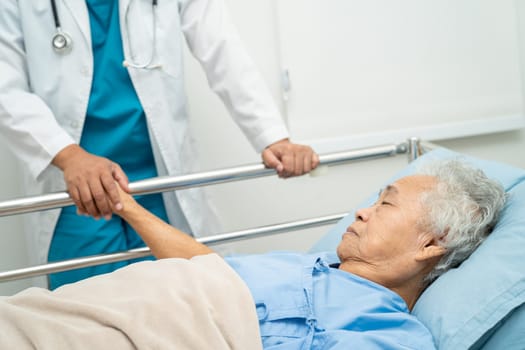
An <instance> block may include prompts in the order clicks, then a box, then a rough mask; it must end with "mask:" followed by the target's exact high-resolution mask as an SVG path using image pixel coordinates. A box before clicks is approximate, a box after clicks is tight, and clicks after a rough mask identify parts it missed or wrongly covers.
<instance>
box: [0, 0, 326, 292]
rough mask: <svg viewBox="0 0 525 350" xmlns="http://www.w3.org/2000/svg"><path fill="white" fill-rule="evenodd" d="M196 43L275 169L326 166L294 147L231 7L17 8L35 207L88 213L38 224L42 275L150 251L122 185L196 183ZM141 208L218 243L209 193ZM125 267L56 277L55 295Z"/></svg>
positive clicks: (8, 15)
mask: <svg viewBox="0 0 525 350" xmlns="http://www.w3.org/2000/svg"><path fill="white" fill-rule="evenodd" d="M181 33H182V34H183V35H181ZM182 37H184V39H185V40H186V42H187V44H188V45H189V48H190V50H191V52H192V53H193V55H194V56H195V57H196V59H197V60H198V61H199V62H200V63H201V65H202V67H203V69H204V70H205V73H206V75H207V78H208V81H209V85H210V87H211V89H212V90H213V91H215V92H216V93H217V94H218V95H219V97H220V98H221V99H222V100H223V102H224V104H225V105H226V107H227V108H228V110H229V111H230V113H231V115H232V117H233V119H234V120H235V121H236V123H237V124H238V125H239V127H240V128H241V129H242V131H243V132H244V134H245V135H246V137H247V138H248V139H249V140H250V142H251V144H252V145H253V147H254V148H255V149H256V150H257V151H260V152H262V158H263V161H264V163H265V164H266V165H267V166H268V167H272V168H275V169H276V170H277V172H278V173H279V175H280V176H281V177H289V176H295V175H300V174H303V173H306V172H309V171H310V170H311V169H313V168H315V167H316V166H317V164H318V157H317V155H316V154H315V153H314V152H313V150H312V149H311V148H310V147H307V146H302V145H297V144H293V143H291V142H290V141H289V139H288V133H287V130H286V127H285V125H284V124H283V122H282V119H281V117H280V115H279V112H278V110H277V109H276V107H275V105H274V103H273V101H272V100H271V97H270V94H269V93H268V91H267V90H266V88H265V86H264V83H263V80H262V78H261V76H260V75H259V74H258V72H257V71H256V69H255V67H254V65H253V63H252V61H251V60H250V59H249V58H248V56H247V54H246V52H245V51H244V50H243V48H242V46H241V43H240V40H239V38H238V36H237V34H236V32H235V30H234V28H233V26H232V24H231V22H230V20H229V18H228V13H227V11H226V8H225V5H224V3H223V1H222V0H179V1H176V0H120V1H117V0H86V1H78V0H18V1H17V0H3V1H1V3H0V77H1V78H0V132H1V134H2V137H5V139H6V140H7V143H8V144H9V145H10V146H11V148H12V150H13V152H14V153H15V154H16V155H17V156H18V157H19V158H20V160H21V161H22V162H23V164H25V165H26V166H27V172H26V179H25V180H26V181H25V186H26V187H25V188H26V189H27V193H28V194H38V193H48V192H54V191H62V190H63V189H64V188H67V190H68V192H69V194H70V196H71V197H72V198H73V199H74V201H75V204H76V207H66V208H64V209H62V210H53V211H45V212H38V213H35V214H32V215H30V218H29V225H28V227H29V228H30V229H31V238H30V239H29V241H30V244H32V245H33V246H32V248H33V249H32V252H33V253H34V254H35V257H36V261H35V262H39V263H42V262H45V261H56V260H63V259H68V258H72V257H79V256H85V255H92V254H98V253H109V252H114V251H120V250H126V249H131V248H134V247H138V246H142V245H143V242H142V240H141V239H140V238H139V236H138V235H137V234H136V233H135V232H134V231H133V229H132V228H131V227H130V226H129V225H127V224H126V223H125V222H123V221H122V220H121V219H120V218H118V217H117V216H113V217H112V216H111V206H112V205H113V206H115V207H116V208H119V207H120V204H119V203H120V198H119V194H118V191H117V188H116V185H115V181H117V182H118V183H119V184H120V186H121V187H122V188H124V189H128V187H127V184H128V181H136V180H139V179H143V178H149V177H154V176H161V175H167V174H170V175H177V174H186V173H191V172H194V171H195V168H194V159H195V155H194V151H193V149H192V142H193V141H192V139H191V136H190V134H189V130H188V116H187V112H186V109H185V105H186V101H185V97H184V77H183V62H182V52H181V49H182V45H183V41H182V40H183V39H182ZM138 200H139V203H141V204H142V205H143V206H145V207H146V208H148V209H149V210H151V211H152V212H154V213H155V214H156V215H158V216H160V217H161V218H162V219H163V220H165V221H169V222H170V223H173V224H176V225H177V226H178V227H180V228H182V229H185V230H187V231H188V232H213V231H214V230H213V227H214V219H213V212H212V210H211V208H210V207H209V206H208V205H207V204H206V199H205V197H204V195H203V194H202V193H201V192H200V191H199V190H198V189H191V190H185V191H178V192H176V193H165V194H163V195H160V194H159V195H149V196H145V197H142V198H139V199H138ZM204 223H206V226H204ZM121 264H122V263H115V264H110V265H105V266H102V267H93V268H85V269H81V270H76V271H69V272H64V273H59V274H54V275H51V276H50V279H49V282H50V287H51V288H56V287H58V286H60V285H62V284H64V283H69V282H74V281H76V280H79V279H82V278H85V277H88V276H91V275H94V274H99V273H104V272H109V271H112V270H114V269H115V268H118V267H120V266H121Z"/></svg>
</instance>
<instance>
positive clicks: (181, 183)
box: [0, 138, 421, 282]
mask: <svg viewBox="0 0 525 350" xmlns="http://www.w3.org/2000/svg"><path fill="white" fill-rule="evenodd" d="M403 153H408V155H409V161H410V160H413V159H415V158H417V157H418V156H419V155H420V154H421V151H420V142H419V140H418V139H416V138H411V139H409V140H408V141H407V142H404V143H400V144H391V145H385V146H378V147H369V148H363V149H358V150H351V151H346V152H338V153H332V154H326V155H320V156H319V160H320V164H319V166H320V167H322V166H333V165H341V164H346V163H350V162H355V161H360V160H366V159H376V158H384V157H389V156H395V155H398V154H403ZM275 174H276V173H275V170H273V169H267V168H265V167H264V165H263V164H256V165H246V166H240V167H234V168H228V169H220V170H214V171H208V172H201V173H196V174H190V175H182V176H166V177H157V178H152V179H147V180H142V181H136V182H133V183H130V185H129V186H130V189H131V193H132V194H151V193H160V192H165V191H173V190H181V189H187V188H192V187H199V186H207V185H212V184H219V183H226V182H232V181H238V180H245V179H253V178H258V177H263V176H269V175H275ZM72 204H73V201H72V199H71V198H70V197H69V195H68V194H67V192H57V193H52V194H47V195H40V196H33V197H25V198H19V199H14V200H8V201H4V202H0V216H8V215H16V214H22V213H28V212H34V211H40V210H49V209H55V208H60V207H64V206H67V205H72ZM345 215H346V214H334V215H329V216H323V217H317V218H311V219H305V220H299V221H293V222H287V223H281V224H276V225H269V226H262V227H258V228H253V229H247V230H242V231H235V232H230V233H223V234H218V235H214V236H208V237H201V238H197V241H199V242H201V243H204V244H217V243H223V242H229V241H235V240H241V239H249V238H255V237H263V236H269V235H274V234H277V233H283V232H290V231H294V230H300V229H305V228H311V227H317V226H322V225H327V224H331V223H334V222H337V221H338V220H339V219H341V218H343V217H344V216H345ZM149 255H151V252H150V250H149V248H148V247H144V248H137V249H132V250H128V251H124V252H118V253H111V254H101V255H95V256H88V257H82V258H76V259H69V260H65V261H59V262H53V263H48V264H43V265H37V266H32V267H27V268H21V269H16V270H10V271H5V272H0V282H5V281H11V280H16V279H23V278H29V277H34V276H39V275H45V274H49V273H55V272H61V271H66V270H73V269H78V268H82V267H89V266H94V265H100V264H106V263H111V262H117V261H123V260H129V259H135V258H141V257H145V256H149Z"/></svg>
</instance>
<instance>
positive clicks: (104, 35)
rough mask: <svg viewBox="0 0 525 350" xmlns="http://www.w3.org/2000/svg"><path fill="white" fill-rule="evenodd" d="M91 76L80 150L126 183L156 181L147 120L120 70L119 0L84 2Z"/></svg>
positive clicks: (129, 80)
mask: <svg viewBox="0 0 525 350" xmlns="http://www.w3.org/2000/svg"><path fill="white" fill-rule="evenodd" d="M86 5H87V7H88V10H89V21H90V25H91V38H92V46H93V56H94V57H93V58H94V72H93V82H92V87H91V96H90V99H89V103H88V108H87V113H86V120H85V123H84V128H83V130H82V137H81V140H80V146H81V147H83V148H84V149H85V150H86V151H88V152H90V153H93V154H96V155H99V156H103V157H106V158H108V159H110V160H112V161H114V162H116V163H118V164H119V165H120V166H121V167H122V169H123V170H124V172H125V173H126V174H127V175H128V178H129V180H130V181H136V180H140V179H144V178H150V177H155V176H157V170H156V167H155V162H154V159H153V152H152V148H151V143H150V138H149V134H148V126H147V123H146V116H145V114H144V110H143V108H142V105H141V103H140V101H139V98H138V96H137V94H136V92H135V89H134V87H133V84H132V82H131V79H130V77H129V74H128V70H127V68H125V67H123V65H122V62H123V60H124V52H123V48H122V38H121V35H120V21H119V9H118V0H86Z"/></svg>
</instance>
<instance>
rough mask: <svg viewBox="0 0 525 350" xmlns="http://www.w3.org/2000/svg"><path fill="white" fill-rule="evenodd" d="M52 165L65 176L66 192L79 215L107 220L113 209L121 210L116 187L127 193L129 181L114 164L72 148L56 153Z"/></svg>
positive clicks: (78, 147)
mask: <svg viewBox="0 0 525 350" xmlns="http://www.w3.org/2000/svg"><path fill="white" fill-rule="evenodd" d="M52 163H53V164H54V165H55V166H57V167H58V168H60V169H61V170H62V171H63V172H64V180H65V182H66V186H67V191H68V193H69V196H70V197H71V198H72V199H73V201H74V202H75V205H76V206H77V212H78V213H79V214H82V215H86V214H87V215H91V216H93V217H94V218H95V219H99V218H100V217H104V218H106V219H109V218H111V213H112V207H113V208H116V209H117V210H120V209H121V208H122V204H121V202H120V195H119V191H118V186H119V185H120V187H121V188H123V189H124V190H125V191H127V192H129V187H128V177H127V176H126V174H125V173H124V171H122V169H121V168H120V166H119V165H118V164H117V163H114V162H112V161H110V160H109V159H107V158H103V157H99V156H95V155H93V154H91V153H88V152H86V151H84V150H83V149H82V148H81V147H80V146H78V145H74V144H73V145H69V146H67V147H65V148H64V149H62V150H61V151H60V152H58V154H57V155H56V156H55V158H54V159H53V162H52Z"/></svg>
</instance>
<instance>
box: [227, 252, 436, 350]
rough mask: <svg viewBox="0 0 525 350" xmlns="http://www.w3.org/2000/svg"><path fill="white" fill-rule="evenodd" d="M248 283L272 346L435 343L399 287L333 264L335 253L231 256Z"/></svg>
mask: <svg viewBox="0 0 525 350" xmlns="http://www.w3.org/2000/svg"><path fill="white" fill-rule="evenodd" d="M226 261H227V262H228V264H229V265H230V266H231V267H232V268H233V269H234V270H235V271H236V272H237V273H238V274H239V276H240V277H241V278H242V279H243V280H244V282H245V283H246V284H247V286H248V288H249V289H250V292H251V294H252V297H253V299H254V303H255V306H256V309H257V316H258V317H259V328H260V331H261V337H262V343H263V347H264V349H266V350H270V349H272V350H300V349H302V350H304V349H326V350H328V349H330V350H335V349H341V350H343V349H344V350H348V349H358V350H361V349H366V350H390V349H392V350H393V349H413V350H421V349H425V350H432V349H435V345H434V341H433V338H432V335H431V334H430V332H429V331H428V329H427V328H425V326H424V325H423V324H422V323H421V322H420V321H419V320H418V319H417V318H416V317H415V316H414V315H412V314H410V312H409V310H408V308H407V306H406V303H405V302H404V300H403V299H402V298H401V297H400V296H399V295H397V294H396V293H394V292H393V291H391V290H389V289H387V288H385V287H383V286H381V285H379V284H377V283H374V282H371V281H369V280H366V279H364V278H361V277H359V276H356V275H354V274H351V273H348V272H345V271H342V270H339V269H337V268H333V267H330V265H329V263H330V262H338V261H337V257H336V256H335V255H334V254H318V253H316V254H297V253H285V252H277V253H270V254H263V255H248V256H233V257H227V258H226Z"/></svg>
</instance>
